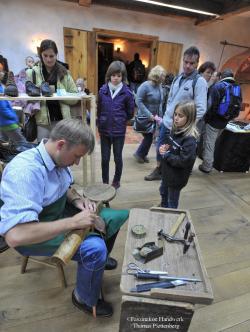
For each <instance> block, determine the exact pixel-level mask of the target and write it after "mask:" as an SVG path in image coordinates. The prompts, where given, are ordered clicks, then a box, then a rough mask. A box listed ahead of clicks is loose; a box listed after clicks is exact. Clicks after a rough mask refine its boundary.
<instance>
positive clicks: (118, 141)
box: [101, 135, 125, 183]
mask: <svg viewBox="0 0 250 332" xmlns="http://www.w3.org/2000/svg"><path fill="white" fill-rule="evenodd" d="M124 141H125V136H118V137H110V136H104V135H101V155H102V181H103V183H109V161H110V154H111V145H113V154H114V161H115V175H114V178H113V182H120V180H121V176H122V168H123V160H122V150H123V146H124Z"/></svg>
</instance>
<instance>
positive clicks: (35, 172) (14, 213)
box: [0, 141, 73, 234]
mask: <svg viewBox="0 0 250 332" xmlns="http://www.w3.org/2000/svg"><path fill="white" fill-rule="evenodd" d="M44 143H45V141H42V142H41V143H40V144H39V146H38V147H37V148H33V149H30V150H27V151H25V152H22V153H20V154H18V155H17V156H16V157H15V158H14V159H13V160H12V161H11V162H10V163H9V164H8V165H7V166H6V167H5V169H4V172H3V176H2V180H1V188H0V199H1V200H2V201H3V203H4V204H3V206H2V207H1V212H0V234H5V233H6V232H7V231H8V230H9V229H11V228H12V227H14V226H15V225H17V224H19V223H26V222H31V221H38V215H39V214H40V212H41V211H42V210H43V208H44V207H46V206H48V205H50V204H52V203H54V202H55V201H57V200H58V199H59V198H61V197H62V196H63V195H64V194H65V192H66V191H67V190H68V188H69V186H70V185H71V183H72V182H73V177H72V173H71V171H70V169H69V168H68V167H64V168H61V167H57V166H56V165H55V163H54V161H53V160H52V158H51V157H50V155H49V154H48V152H47V151H46V149H45V145H44Z"/></svg>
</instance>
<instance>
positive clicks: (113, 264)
mask: <svg viewBox="0 0 250 332" xmlns="http://www.w3.org/2000/svg"><path fill="white" fill-rule="evenodd" d="M117 265H118V262H117V260H116V259H114V258H112V257H110V256H108V258H107V262H106V265H105V270H114V269H116V268H117Z"/></svg>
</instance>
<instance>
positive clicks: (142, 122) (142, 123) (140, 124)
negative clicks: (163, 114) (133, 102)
mask: <svg viewBox="0 0 250 332" xmlns="http://www.w3.org/2000/svg"><path fill="white" fill-rule="evenodd" d="M134 130H135V131H137V132H138V133H143V134H149V133H153V132H154V130H155V121H150V120H149V118H148V117H147V116H145V115H136V116H135V121H134Z"/></svg>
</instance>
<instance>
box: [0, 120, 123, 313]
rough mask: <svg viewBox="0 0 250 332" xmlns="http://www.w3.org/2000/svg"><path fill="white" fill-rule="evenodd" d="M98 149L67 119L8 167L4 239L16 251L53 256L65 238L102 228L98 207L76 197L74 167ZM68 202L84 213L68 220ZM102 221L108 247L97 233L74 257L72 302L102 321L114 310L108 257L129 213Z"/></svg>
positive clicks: (108, 213)
mask: <svg viewBox="0 0 250 332" xmlns="http://www.w3.org/2000/svg"><path fill="white" fill-rule="evenodd" d="M93 149H94V135H93V133H92V131H91V129H90V128H89V127H87V126H83V125H82V124H81V122H79V121H78V120H74V119H64V120H62V121H60V122H58V123H57V125H56V126H55V127H54V129H53V130H52V131H51V134H50V138H49V140H43V141H42V142H41V143H40V145H39V146H38V147H37V148H34V149H30V150H27V151H25V152H22V153H20V154H19V155H17V156H16V157H15V158H14V159H13V160H12V161H11V162H10V163H9V164H8V165H7V166H6V168H5V169H4V172H3V176H2V182H1V196H0V197H1V200H2V203H3V205H2V208H1V221H0V234H2V235H4V236H5V239H6V242H7V244H8V245H9V246H10V247H14V248H15V249H16V250H17V251H18V252H19V253H21V254H22V255H25V256H52V255H53V254H54V252H55V251H56V250H57V248H58V246H59V245H60V244H61V243H62V241H63V239H64V237H65V233H67V232H68V231H71V230H75V229H84V228H88V227H92V228H94V227H95V226H96V221H97V219H98V218H97V216H96V214H95V213H94V212H95V204H94V203H90V202H89V201H88V200H84V198H83V197H80V196H78V195H77V194H76V191H74V190H73V191H72V188H71V187H70V185H71V184H72V182H73V179H72V174H71V171H70V169H69V167H68V166H72V165H73V164H76V165H78V164H79V162H80V159H81V157H83V156H84V155H85V154H87V153H91V152H92V151H93ZM66 202H67V203H71V207H72V205H74V207H75V208H77V209H78V210H76V209H75V210H76V211H78V213H77V214H75V215H74V216H72V214H71V216H70V217H66V218H65V216H69V209H67V211H65V207H67V205H68V204H67V205H66ZM71 210H72V208H71ZM81 210H82V211H81ZM76 211H75V212H76ZM79 211H81V212H79ZM65 212H66V213H65ZM100 217H101V218H102V219H103V220H104V222H105V225H106V238H107V241H106V245H105V242H104V240H103V238H102V237H101V236H100V233H98V232H91V233H90V234H89V235H88V236H87V238H85V240H84V241H83V242H82V243H81V245H80V247H79V248H78V250H77V252H76V254H75V255H74V256H73V258H72V259H73V260H75V261H77V263H78V271H77V281H76V287H75V289H74V291H73V294H72V301H73V303H74V305H75V306H77V307H78V308H79V309H80V310H83V311H85V312H88V313H94V312H95V310H94V309H93V307H95V309H96V315H97V316H111V315H112V313H113V310H112V306H111V305H110V304H109V303H107V302H105V301H104V299H103V298H101V299H100V294H101V284H102V276H103V271H104V269H105V264H106V259H107V252H108V253H109V252H110V251H111V250H112V247H113V244H114V240H115V238H116V235H117V233H118V231H119V229H120V227H121V226H122V224H123V223H124V222H125V221H126V219H127V218H128V211H127V210H116V211H115V210H112V209H109V208H103V209H102V210H101V212H100ZM99 219H100V218H99ZM96 228H98V227H96ZM115 263H116V262H115Z"/></svg>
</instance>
